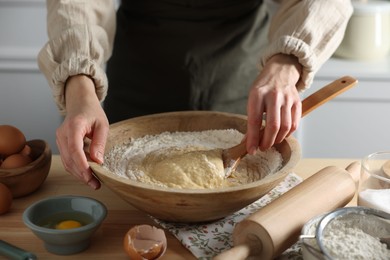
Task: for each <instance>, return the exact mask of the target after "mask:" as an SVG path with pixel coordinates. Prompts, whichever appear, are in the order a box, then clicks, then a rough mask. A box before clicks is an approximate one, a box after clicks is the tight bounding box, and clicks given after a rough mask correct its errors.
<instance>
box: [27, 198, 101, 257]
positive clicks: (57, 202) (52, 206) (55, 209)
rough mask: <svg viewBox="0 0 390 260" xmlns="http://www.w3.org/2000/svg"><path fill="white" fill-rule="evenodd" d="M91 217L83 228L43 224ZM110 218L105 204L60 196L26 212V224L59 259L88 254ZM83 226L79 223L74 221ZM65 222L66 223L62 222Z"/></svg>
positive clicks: (42, 202) (44, 201)
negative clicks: (57, 218) (94, 237)
mask: <svg viewBox="0 0 390 260" xmlns="http://www.w3.org/2000/svg"><path fill="white" fill-rule="evenodd" d="M62 214H63V215H64V216H68V215H69V216H71V215H72V214H75V215H74V216H78V215H81V214H82V215H84V216H88V220H89V221H88V222H85V223H84V224H83V225H82V226H81V227H76V228H70V229H62V230H61V229H55V228H51V227H45V225H43V224H42V223H43V222H44V221H46V220H45V219H48V218H50V216H60V215H62ZM106 215H107V209H106V207H105V206H104V204H102V203H101V202H99V201H97V200H95V199H92V198H88V197H83V196H72V195H69V196H58V197H50V198H47V199H43V200H40V201H38V202H35V203H34V204H32V205H30V206H29V207H28V208H27V209H26V210H25V211H24V212H23V222H24V224H25V225H26V226H27V227H29V228H30V229H31V231H32V232H33V233H34V234H35V235H36V236H37V237H38V238H40V239H41V240H43V241H44V245H45V248H46V250H47V251H49V252H50V253H53V254H57V255H71V254H76V253H78V252H81V251H84V250H85V249H87V248H88V247H89V245H90V241H91V236H92V235H93V233H94V232H95V231H96V230H97V229H98V228H99V226H100V224H101V223H102V221H103V220H104V219H105V217H106ZM73 220H76V221H79V222H83V221H84V220H83V221H81V220H79V219H73ZM61 221H62V220H61Z"/></svg>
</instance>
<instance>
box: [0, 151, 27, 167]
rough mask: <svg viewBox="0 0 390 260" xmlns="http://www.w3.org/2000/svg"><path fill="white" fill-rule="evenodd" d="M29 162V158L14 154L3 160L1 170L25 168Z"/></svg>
mask: <svg viewBox="0 0 390 260" xmlns="http://www.w3.org/2000/svg"><path fill="white" fill-rule="evenodd" d="M30 162H32V159H31V158H30V157H29V156H27V155H24V154H21V153H16V154H13V155H10V156H8V157H7V158H5V160H4V161H3V163H2V164H1V168H2V169H14V168H19V167H23V166H26V165H27V164H29V163H30Z"/></svg>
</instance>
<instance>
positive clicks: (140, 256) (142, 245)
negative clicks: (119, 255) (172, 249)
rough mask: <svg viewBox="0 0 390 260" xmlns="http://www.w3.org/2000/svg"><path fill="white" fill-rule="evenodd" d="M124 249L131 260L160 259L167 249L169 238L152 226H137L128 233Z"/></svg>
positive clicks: (162, 231) (124, 241)
mask: <svg viewBox="0 0 390 260" xmlns="http://www.w3.org/2000/svg"><path fill="white" fill-rule="evenodd" d="M123 247H124V249H125V251H126V253H127V254H128V255H129V256H130V259H135V260H151V259H159V258H160V257H161V256H163V255H164V253H165V251H166V249H167V238H166V236H165V232H164V230H162V229H159V228H156V227H154V226H150V225H137V226H134V227H132V228H131V229H129V231H128V232H127V233H126V235H125V237H124V240H123Z"/></svg>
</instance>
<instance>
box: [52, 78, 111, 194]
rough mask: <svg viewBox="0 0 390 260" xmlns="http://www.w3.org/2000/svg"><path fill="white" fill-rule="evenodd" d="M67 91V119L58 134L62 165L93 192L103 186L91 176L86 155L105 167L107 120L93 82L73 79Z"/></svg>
mask: <svg viewBox="0 0 390 260" xmlns="http://www.w3.org/2000/svg"><path fill="white" fill-rule="evenodd" d="M65 91H66V93H65V97H66V116H65V119H64V122H63V123H62V124H61V126H60V127H59V128H58V129H57V132H56V136H57V146H58V149H59V152H60V155H61V160H62V163H63V165H64V167H65V170H66V171H68V172H69V173H71V174H72V175H74V176H75V177H77V178H78V179H80V180H82V181H83V182H85V183H86V184H88V185H89V186H90V187H92V188H93V189H99V188H100V182H99V180H98V179H96V178H95V177H94V176H93V174H92V170H91V169H90V167H89V164H88V161H87V155H86V152H88V153H89V156H90V158H91V159H92V160H93V161H95V162H97V163H99V164H102V163H103V155H104V148H105V145H106V140H107V136H108V130H109V123H108V119H107V116H106V115H105V113H104V111H103V108H102V106H101V104H100V101H99V100H98V98H97V96H96V93H95V85H94V82H93V81H92V80H91V79H90V78H89V77H87V76H85V75H76V76H72V77H70V78H69V79H68V81H67V83H66V88H65ZM86 139H90V145H89V148H88V149H89V150H88V151H84V146H85V143H84V141H85V140H86Z"/></svg>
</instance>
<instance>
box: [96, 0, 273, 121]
mask: <svg viewBox="0 0 390 260" xmlns="http://www.w3.org/2000/svg"><path fill="white" fill-rule="evenodd" d="M268 22H269V17H268V15H267V11H266V7H265V5H264V4H263V1H259V0H198V1H197V0H193V1H190V0H133V1H130V0H123V1H122V3H121V5H120V7H119V9H118V11H117V29H116V36H115V42H114V50H113V54H112V57H111V58H110V60H109V61H108V64H107V76H108V80H109V90H108V95H107V98H106V100H105V102H104V109H105V111H106V113H107V116H108V119H109V121H110V123H114V122H117V121H120V120H124V119H127V118H130V117H135V116H141V115H146V114H153V113H160V112H169V111H183V110H215V111H225V112H232V113H241V114H245V113H246V102H247V97H248V91H249V88H250V86H251V84H252V82H253V81H254V79H255V77H256V76H257V74H258V69H257V63H258V61H259V57H260V54H261V49H262V48H263V47H264V45H265V44H266V42H267V33H268Z"/></svg>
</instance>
